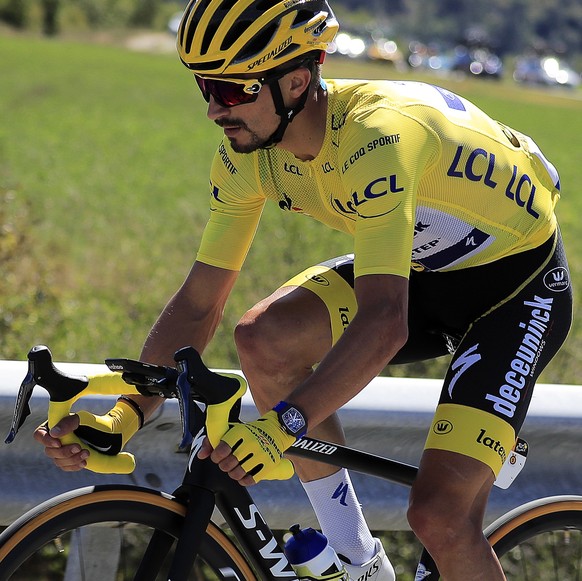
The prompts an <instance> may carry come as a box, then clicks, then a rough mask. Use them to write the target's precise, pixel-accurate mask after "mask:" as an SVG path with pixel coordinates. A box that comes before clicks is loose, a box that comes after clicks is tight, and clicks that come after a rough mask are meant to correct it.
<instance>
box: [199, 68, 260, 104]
mask: <svg viewBox="0 0 582 581" xmlns="http://www.w3.org/2000/svg"><path fill="white" fill-rule="evenodd" d="M194 78H195V79H196V82H197V83H198V87H199V89H200V91H201V92H202V96H203V97H204V100H205V101H206V102H207V103H209V102H210V96H212V97H213V98H214V100H215V101H216V102H217V103H218V104H219V105H221V106H222V107H235V106H236V105H245V104H247V103H253V102H254V101H256V100H257V98H258V97H259V93H260V91H261V89H262V88H263V85H264V84H265V83H266V82H267V79H266V78H262V79H224V78H222V79H220V80H219V79H209V78H205V77H199V76H198V75H194Z"/></svg>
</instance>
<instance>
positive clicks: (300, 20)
mask: <svg viewBox="0 0 582 581" xmlns="http://www.w3.org/2000/svg"><path fill="white" fill-rule="evenodd" d="M312 18H313V12H309V11H308V10H299V11H298V12H297V16H295V20H293V24H292V25H291V26H292V27H293V28H295V27H296V26H299V25H301V24H305V23H306V22H309V20H311V19H312Z"/></svg>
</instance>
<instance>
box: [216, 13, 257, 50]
mask: <svg viewBox="0 0 582 581" xmlns="http://www.w3.org/2000/svg"><path fill="white" fill-rule="evenodd" d="M251 24H252V21H251V20H247V21H239V22H236V23H235V24H234V26H233V27H232V28H231V29H230V30H229V31H228V33H227V34H226V35H225V37H224V40H223V41H222V44H221V45H220V50H228V49H229V48H230V47H231V46H232V45H233V44H234V43H235V41H237V40H238V39H239V38H240V37H241V36H242V35H243V34H244V32H245V30H246V29H247V28H248V27H249V26H250V25H251Z"/></svg>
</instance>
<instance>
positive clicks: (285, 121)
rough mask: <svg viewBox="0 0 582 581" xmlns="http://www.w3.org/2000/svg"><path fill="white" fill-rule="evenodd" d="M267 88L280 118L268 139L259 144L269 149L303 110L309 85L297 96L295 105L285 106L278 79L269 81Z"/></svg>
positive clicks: (278, 140) (262, 147) (277, 141)
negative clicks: (277, 125) (297, 99)
mask: <svg viewBox="0 0 582 581" xmlns="http://www.w3.org/2000/svg"><path fill="white" fill-rule="evenodd" d="M269 88H270V89H271V95H272V96H273V103H274V104H275V112H276V113H277V115H279V117H280V118H281V122H280V123H279V127H277V129H276V130H275V132H274V133H273V134H272V135H271V137H269V139H268V140H267V141H266V142H265V143H264V144H263V145H262V146H261V149H270V148H271V147H273V146H275V145H277V143H279V142H280V141H281V139H283V135H285V131H286V129H287V126H288V125H289V123H291V121H293V119H295V117H296V116H297V114H298V113H300V112H301V111H302V110H303V108H304V107H305V103H307V97H308V95H309V87H307V88H306V89H305V91H303V93H302V94H301V96H300V97H299V101H298V103H297V105H295V107H285V102H284V101H283V94H282V93H281V87H280V86H279V80H276V81H274V82H272V83H270V84H269Z"/></svg>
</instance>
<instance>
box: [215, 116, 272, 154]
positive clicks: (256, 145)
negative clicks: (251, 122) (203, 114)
mask: <svg viewBox="0 0 582 581" xmlns="http://www.w3.org/2000/svg"><path fill="white" fill-rule="evenodd" d="M215 123H216V124H217V125H218V126H219V127H239V128H240V129H242V130H243V131H244V132H245V133H246V134H247V135H248V136H249V141H248V142H247V143H239V142H238V141H237V140H236V138H230V137H228V140H229V141H230V146H231V147H232V149H233V151H235V152H236V153H252V152H253V151H257V149H261V147H263V145H264V144H265V143H267V141H268V140H269V138H266V139H263V138H262V137H260V136H259V135H258V134H257V133H255V132H254V131H252V130H251V129H249V127H248V125H247V124H246V123H245V122H244V121H242V120H240V119H229V120H228V121H227V120H224V119H217V120H216V121H215Z"/></svg>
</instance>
